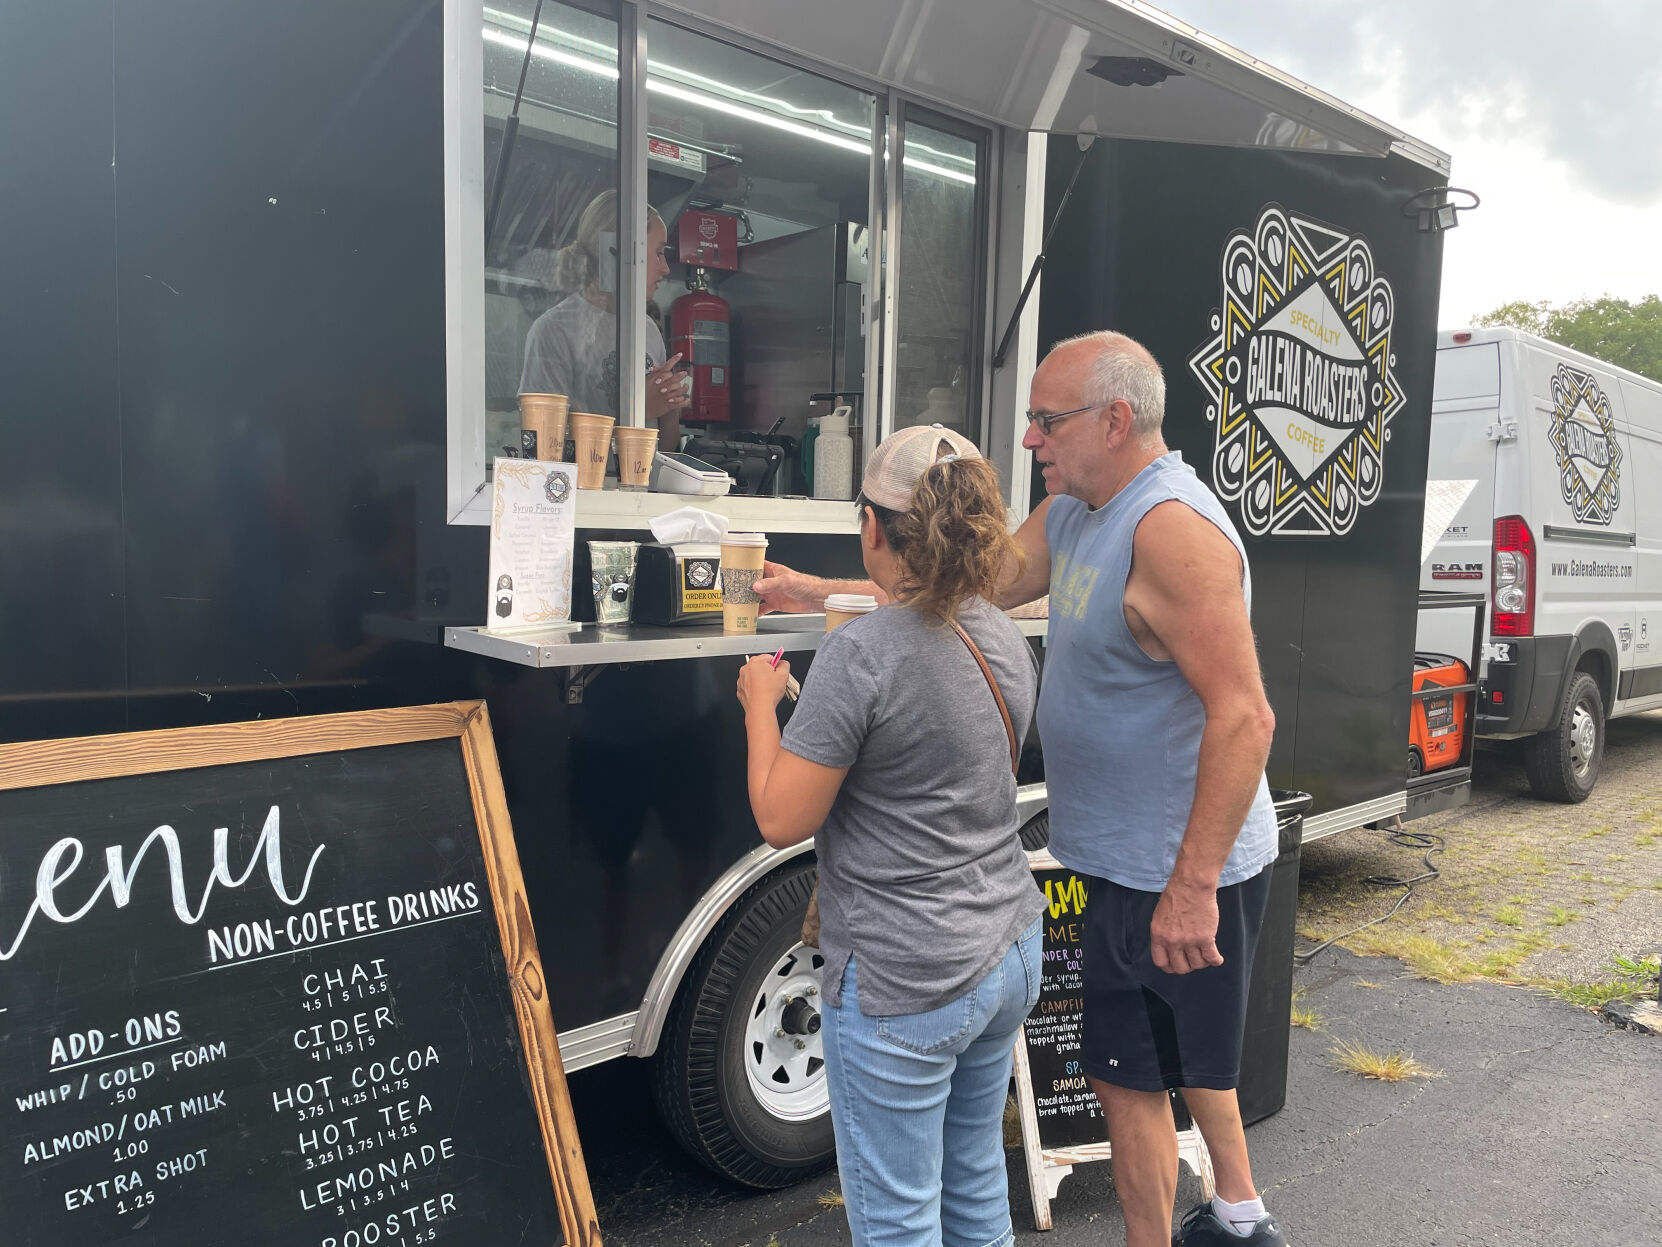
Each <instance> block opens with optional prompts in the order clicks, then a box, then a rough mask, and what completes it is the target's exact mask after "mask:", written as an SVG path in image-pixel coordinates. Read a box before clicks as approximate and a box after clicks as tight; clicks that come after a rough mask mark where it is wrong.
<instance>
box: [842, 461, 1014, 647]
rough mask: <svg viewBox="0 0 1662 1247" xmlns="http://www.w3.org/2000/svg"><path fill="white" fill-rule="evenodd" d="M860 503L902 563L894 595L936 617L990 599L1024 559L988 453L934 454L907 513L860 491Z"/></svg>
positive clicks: (948, 616)
mask: <svg viewBox="0 0 1662 1247" xmlns="http://www.w3.org/2000/svg"><path fill="white" fill-rule="evenodd" d="M859 505H860V506H861V507H862V508H865V507H870V508H871V510H872V513H873V514H874V515H876V516H877V522H878V523H879V524H881V525H882V526H883V536H884V539H885V540H887V541H888V543H889V545H890V547H891V548H892V549H893V550H894V552H895V558H896V559H897V560H898V561H899V563H900V569H901V581H900V583H899V584H898V585H896V586H895V588H896V596H897V597H898V598H899V599H900V601H901V602H902V603H903V604H904V605H906V606H910V607H914V608H916V609H917V610H920V611H923V612H924V613H926V614H930V615H934V616H936V617H938V618H940V619H943V620H945V619H953V618H955V617H956V616H957V614H958V608H959V607H960V606H961V605H962V604H963V603H964V602H965V601H966V600H967V599H969V598H972V597H982V598H989V599H990V598H991V597H992V596H993V595H994V593H995V592H996V591H997V589H998V586H999V585H1000V584H1002V583H1004V582H1006V581H1008V580H1009V579H1010V576H1011V573H1012V571H1019V569H1020V567H1021V565H1022V563H1023V561H1024V560H1023V558H1022V554H1021V549H1020V548H1019V547H1018V546H1017V545H1016V542H1015V539H1014V538H1013V537H1011V536H1010V526H1009V522H1008V519H1007V518H1006V514H1005V507H1004V495H1003V494H1002V493H1001V492H1000V491H999V487H998V471H997V469H995V468H994V467H993V465H992V464H991V463H989V462H988V461H987V460H985V459H959V458H948V459H944V460H936V461H935V462H934V463H932V464H930V465H929V467H928V468H927V469H925V471H924V473H923V475H922V476H921V477H919V478H918V487H917V492H916V493H915V494H914V495H913V497H912V505H911V506H910V507H909V508H908V509H907V510H905V511H892V510H890V509H889V508H888V507H883V506H879V505H877V503H875V502H872V501H871V500H870V499H869V498H867V497H866V496H865V495H864V494H862V495H860V499H859ZM862 514H864V512H863V511H862Z"/></svg>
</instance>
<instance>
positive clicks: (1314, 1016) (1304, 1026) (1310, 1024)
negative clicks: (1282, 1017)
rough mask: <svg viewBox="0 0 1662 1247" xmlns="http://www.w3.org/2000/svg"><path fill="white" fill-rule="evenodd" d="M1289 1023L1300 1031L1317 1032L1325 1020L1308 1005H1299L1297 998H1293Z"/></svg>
mask: <svg viewBox="0 0 1662 1247" xmlns="http://www.w3.org/2000/svg"><path fill="white" fill-rule="evenodd" d="M1291 1021H1292V1024H1293V1025H1294V1026H1297V1027H1298V1028H1299V1029H1301V1030H1307V1031H1319V1030H1320V1029H1321V1028H1322V1023H1323V1022H1324V1021H1326V1019H1325V1018H1323V1017H1322V1015H1321V1014H1320V1013H1318V1012H1317V1011H1316V1010H1314V1009H1312V1008H1310V1007H1309V1006H1308V1005H1301V1004H1299V1002H1298V997H1297V996H1294V997H1293V1012H1292V1017H1291Z"/></svg>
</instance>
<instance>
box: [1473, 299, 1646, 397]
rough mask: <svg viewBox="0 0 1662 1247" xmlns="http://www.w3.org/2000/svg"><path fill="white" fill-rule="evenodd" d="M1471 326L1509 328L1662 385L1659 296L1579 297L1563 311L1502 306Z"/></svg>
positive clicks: (1539, 306)
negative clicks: (1631, 299)
mask: <svg viewBox="0 0 1662 1247" xmlns="http://www.w3.org/2000/svg"><path fill="white" fill-rule="evenodd" d="M1472 323H1473V324H1474V325H1478V326H1480V327H1491V326H1495V325H1510V326H1511V327H1512V328H1514V329H1522V330H1524V331H1525V332H1526V333H1533V334H1536V335H1538V336H1539V337H1543V338H1550V339H1552V341H1554V342H1559V343H1562V344H1563V345H1564V346H1567V347H1570V348H1572V349H1574V350H1577V351H1584V352H1586V353H1587V354H1588V355H1591V356H1593V357H1594V358H1596V359H1602V360H1606V361H1608V362H1609V363H1612V364H1615V365H1617V366H1618V367H1621V368H1628V369H1631V370H1632V371H1634V372H1637V373H1640V374H1642V375H1644V376H1647V377H1649V378H1651V379H1652V380H1653V381H1662V297H1658V296H1656V295H1654V294H1653V295H1648V296H1646V297H1645V298H1643V299H1641V300H1639V301H1638V302H1637V303H1629V302H1628V301H1627V300H1626V299H1612V298H1610V297H1609V296H1608V295H1607V296H1605V297H1604V298H1602V299H1577V300H1575V301H1574V302H1573V303H1566V304H1564V305H1563V306H1562V307H1554V306H1553V305H1552V304H1550V303H1525V302H1521V301H1520V302H1517V303H1503V304H1501V306H1499V307H1497V308H1496V309H1495V310H1494V311H1492V312H1490V313H1489V314H1488V315H1486V316H1478V317H1474V318H1473V320H1472Z"/></svg>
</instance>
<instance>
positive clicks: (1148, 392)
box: [1056, 329, 1166, 441]
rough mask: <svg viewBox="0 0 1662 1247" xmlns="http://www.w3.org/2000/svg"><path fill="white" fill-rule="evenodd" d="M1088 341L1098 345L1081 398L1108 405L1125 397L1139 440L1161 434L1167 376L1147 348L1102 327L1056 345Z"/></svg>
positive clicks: (1164, 413)
mask: <svg viewBox="0 0 1662 1247" xmlns="http://www.w3.org/2000/svg"><path fill="white" fill-rule="evenodd" d="M1076 343H1089V344H1090V345H1092V346H1094V347H1096V348H1097V350H1096V353H1095V357H1094V358H1093V359H1092V361H1091V371H1090V375H1089V378H1088V379H1087V381H1086V382H1085V392H1084V394H1083V396H1082V401H1084V402H1087V403H1090V404H1091V405H1092V406H1103V407H1106V406H1107V405H1108V404H1109V403H1111V402H1113V401H1114V400H1115V399H1116V398H1123V399H1124V400H1125V401H1126V402H1127V403H1128V404H1130V407H1131V431H1132V432H1133V433H1135V434H1136V435H1137V437H1138V439H1139V440H1141V441H1149V440H1151V439H1153V438H1156V437H1158V436H1160V425H1161V423H1162V422H1163V421H1164V420H1165V418H1166V377H1165V374H1164V373H1162V372H1161V371H1160V365H1159V363H1158V362H1157V361H1156V360H1155V358H1154V356H1153V355H1151V354H1149V351H1148V348H1146V347H1145V346H1143V345H1142V344H1141V343H1140V342H1137V341H1135V340H1133V339H1131V338H1128V337H1126V336H1125V335H1124V334H1123V333H1115V332H1113V331H1112V330H1108V329H1103V330H1098V331H1097V332H1095V333H1082V334H1080V335H1079V336H1078V337H1074V338H1067V339H1064V340H1063V341H1061V342H1058V343H1057V344H1056V346H1057V347H1064V346H1072V345H1074V344H1076Z"/></svg>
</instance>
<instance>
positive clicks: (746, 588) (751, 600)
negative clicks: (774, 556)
mask: <svg viewBox="0 0 1662 1247" xmlns="http://www.w3.org/2000/svg"><path fill="white" fill-rule="evenodd" d="M767 552H768V538H767V534H766V533H728V534H727V535H726V536H725V537H723V538H722V539H721V630H722V631H723V632H725V633H728V634H730V635H731V634H739V635H747V636H748V635H754V633H755V631H756V616H757V614H758V613H759V612H760V610H761V606H762V599H761V598H759V597H757V596H756V590H755V589H754V588H753V587H752V586H754V585H755V583H756V582H757V581H758V580H760V579H761V578H762V561H763V560H764V559H765V558H766V557H767Z"/></svg>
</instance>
